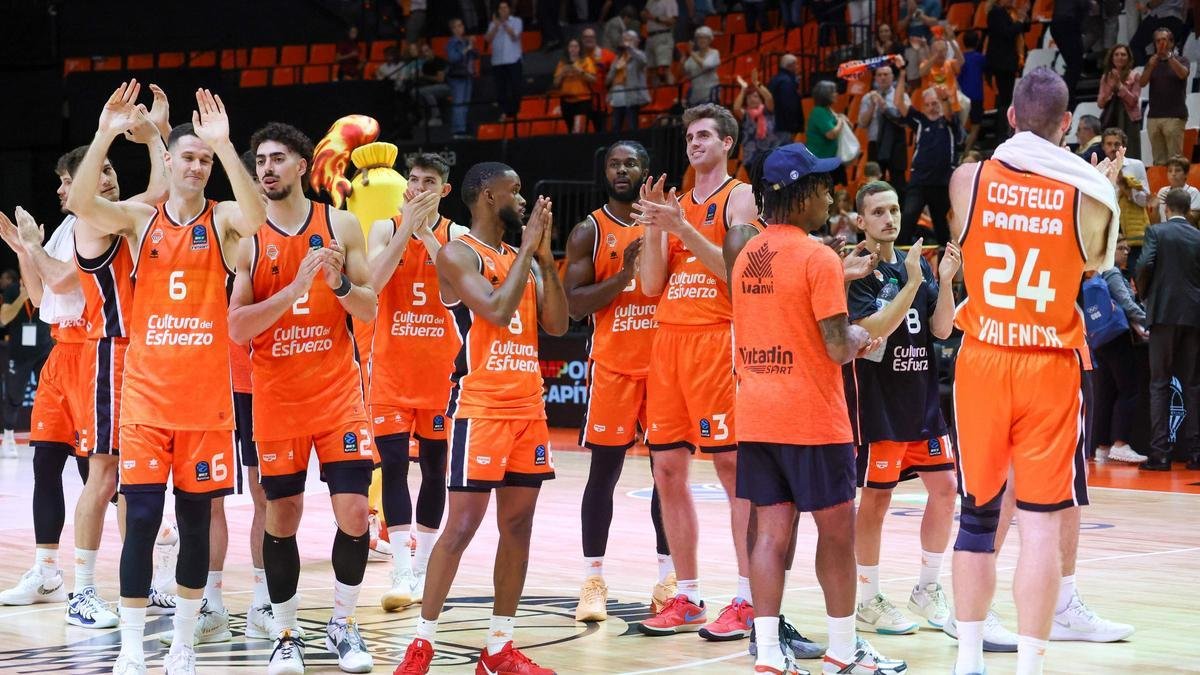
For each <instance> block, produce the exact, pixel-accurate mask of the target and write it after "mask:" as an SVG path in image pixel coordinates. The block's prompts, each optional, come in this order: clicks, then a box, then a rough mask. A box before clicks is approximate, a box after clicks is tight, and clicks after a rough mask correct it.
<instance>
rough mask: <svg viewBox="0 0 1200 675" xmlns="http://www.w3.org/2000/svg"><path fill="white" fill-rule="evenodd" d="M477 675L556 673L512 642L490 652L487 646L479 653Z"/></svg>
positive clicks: (539, 674) (538, 674)
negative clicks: (542, 665) (496, 650)
mask: <svg viewBox="0 0 1200 675" xmlns="http://www.w3.org/2000/svg"><path fill="white" fill-rule="evenodd" d="M475 675H555V673H554V671H553V670H550V669H549V668H543V667H541V666H539V665H538V664H536V663H534V662H533V661H531V660H530V659H529V657H528V656H525V655H524V654H522V653H521V652H519V651H517V650H516V649H514V648H513V644H512V642H511V641H510V642H508V643H507V644H505V645H504V649H501V650H500V651H498V652H496V653H495V654H489V653H488V650H487V647H484V648H483V653H482V654H480V655H479V662H478V663H476V664H475Z"/></svg>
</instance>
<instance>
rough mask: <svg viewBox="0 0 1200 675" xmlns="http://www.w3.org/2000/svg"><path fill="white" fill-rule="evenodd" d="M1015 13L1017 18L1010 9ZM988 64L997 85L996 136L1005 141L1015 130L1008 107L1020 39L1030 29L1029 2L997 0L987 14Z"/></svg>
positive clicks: (1016, 65)
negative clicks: (1009, 119)
mask: <svg viewBox="0 0 1200 675" xmlns="http://www.w3.org/2000/svg"><path fill="white" fill-rule="evenodd" d="M1014 11H1015V12H1016V17H1015V18H1014V17H1013V15H1012V14H1011V12H1014ZM987 28H988V40H987V51H986V56H987V67H988V72H989V73H991V75H992V82H993V84H995V85H996V120H997V121H996V127H997V133H996V136H997V137H998V140H1000V141H1003V140H1004V139H1006V138H1008V136H1009V135H1010V134H1011V133H1012V128H1011V127H1009V126H1008V108H1009V106H1011V105H1012V94H1013V87H1015V86H1016V84H1017V72H1018V70H1019V67H1020V58H1021V57H1020V53H1019V52H1018V51H1017V40H1020V39H1022V38H1021V36H1022V35H1023V34H1024V33H1025V32H1026V31H1028V30H1029V5H1027V4H1024V3H1022V4H1021V6H1020V7H1018V8H1016V9H1014V8H1013V0H996V2H995V4H993V5H992V7H991V9H989V10H988V13H987Z"/></svg>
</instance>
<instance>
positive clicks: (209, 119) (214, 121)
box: [192, 89, 229, 147]
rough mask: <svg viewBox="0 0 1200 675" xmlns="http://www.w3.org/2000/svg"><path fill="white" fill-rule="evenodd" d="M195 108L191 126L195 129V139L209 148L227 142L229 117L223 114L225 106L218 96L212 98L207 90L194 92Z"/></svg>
mask: <svg viewBox="0 0 1200 675" xmlns="http://www.w3.org/2000/svg"><path fill="white" fill-rule="evenodd" d="M196 107H197V108H198V109H197V110H193V111H192V126H193V127H195V129H196V137H197V138H199V139H200V140H202V141H204V142H205V143H207V144H208V145H209V146H210V147H216V146H217V145H219V144H221V143H224V142H226V141H228V140H229V115H227V114H226V113H225V104H224V103H222V102H221V97H220V96H214V95H213V93H212V92H211V91H209V90H207V89H197V90H196Z"/></svg>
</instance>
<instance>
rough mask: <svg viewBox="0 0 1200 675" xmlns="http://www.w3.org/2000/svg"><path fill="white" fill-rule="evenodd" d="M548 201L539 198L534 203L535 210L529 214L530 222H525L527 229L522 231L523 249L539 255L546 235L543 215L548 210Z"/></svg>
mask: <svg viewBox="0 0 1200 675" xmlns="http://www.w3.org/2000/svg"><path fill="white" fill-rule="evenodd" d="M548 202H549V200H548V199H546V198H545V197H538V198H537V201H536V202H534V203H533V210H532V211H530V212H529V220H527V221H526V222H525V228H524V229H522V230H521V249H522V250H526V251H531V252H534V253H538V252H539V249H540V248H541V244H542V237H543V236H544V235H545V234H546V231H545V230H546V219H545V218H544V217H543V215H542V213H543V211H545V210H546V208H547V206H546V205H547V203H548Z"/></svg>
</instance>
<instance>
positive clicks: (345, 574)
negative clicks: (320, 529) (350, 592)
mask: <svg viewBox="0 0 1200 675" xmlns="http://www.w3.org/2000/svg"><path fill="white" fill-rule="evenodd" d="M370 544H371V535H370V534H369V533H366V532H364V533H363V534H361V535H359V536H357V537H352V536H350V535H348V534H346V533H345V532H343V531H342V529H341V528H338V531H337V534H336V535H334V537H333V554H332V556H331V558H332V560H333V576H334V578H336V579H337V580H338V583H342V584H346V585H347V586H357V585H359V584H361V583H362V580H363V574H364V573H365V572H366V571H367V552H368V550H369V548H370Z"/></svg>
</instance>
